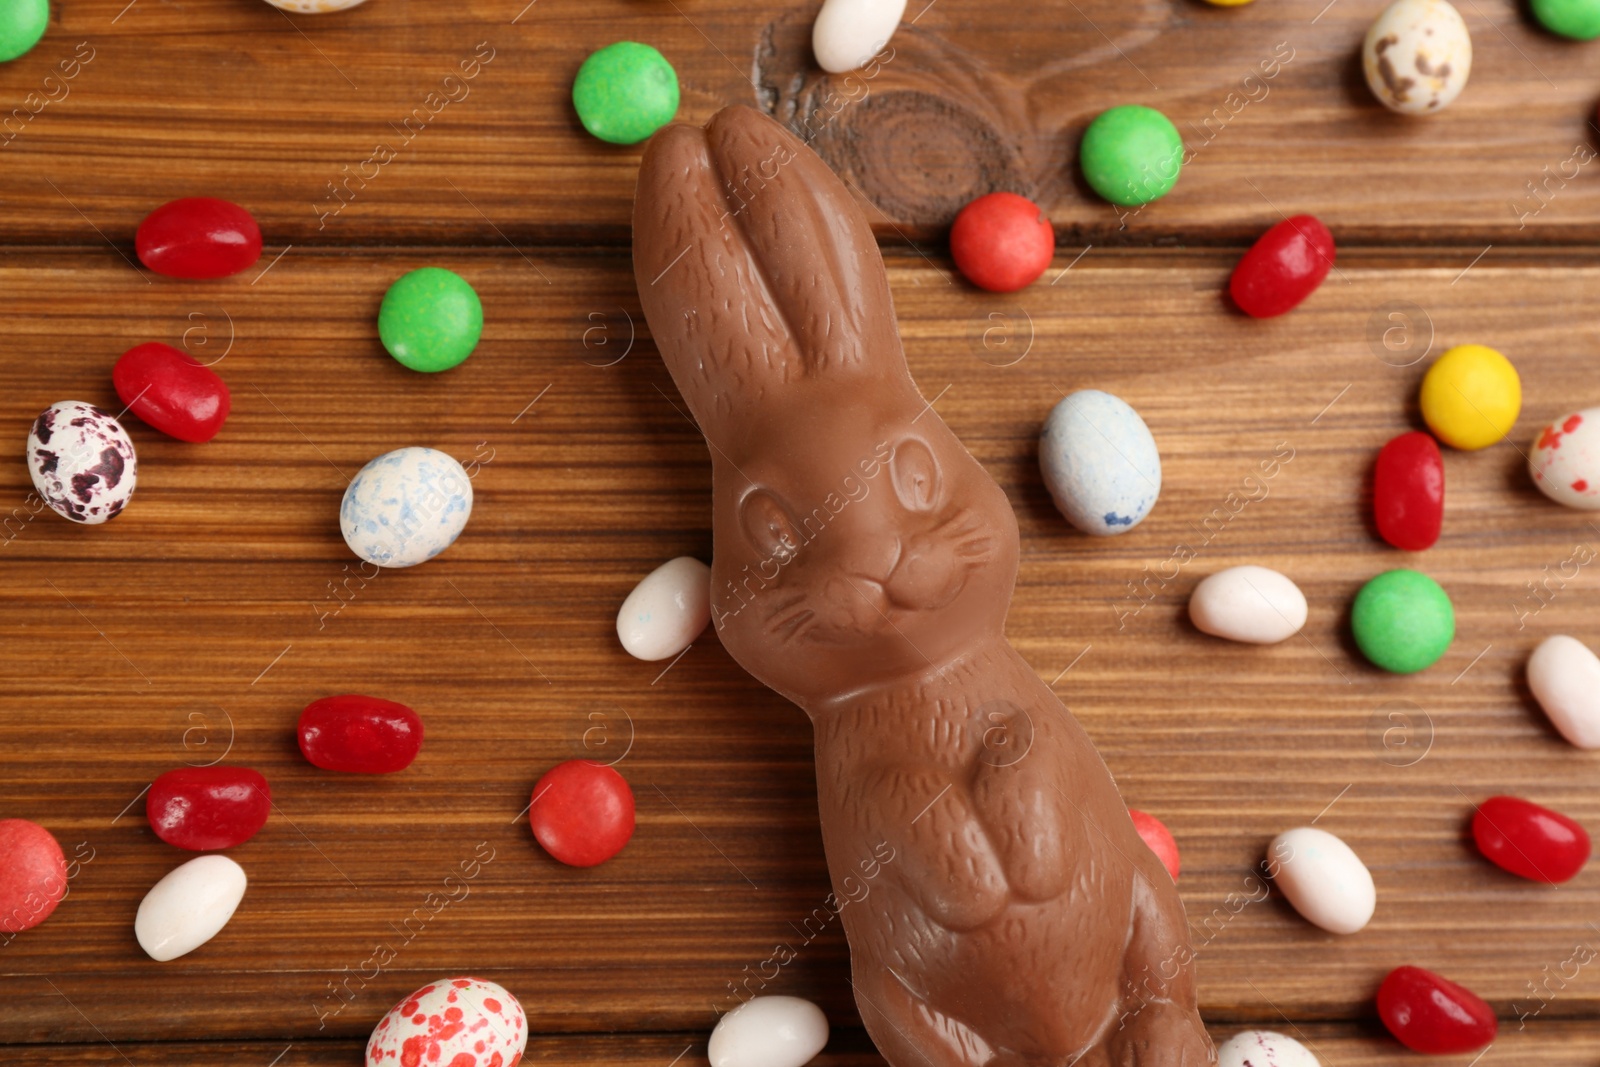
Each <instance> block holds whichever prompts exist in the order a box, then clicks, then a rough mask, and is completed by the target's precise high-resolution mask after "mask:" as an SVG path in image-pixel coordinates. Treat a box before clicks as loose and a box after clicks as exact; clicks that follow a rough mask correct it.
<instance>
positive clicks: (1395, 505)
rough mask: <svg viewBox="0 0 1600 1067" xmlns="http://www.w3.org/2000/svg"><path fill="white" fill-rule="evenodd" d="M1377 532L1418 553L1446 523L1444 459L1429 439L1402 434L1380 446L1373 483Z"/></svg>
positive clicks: (1392, 541) (1418, 433)
mask: <svg viewBox="0 0 1600 1067" xmlns="http://www.w3.org/2000/svg"><path fill="white" fill-rule="evenodd" d="M1372 512H1373V517H1374V518H1375V519H1376V520H1377V523H1378V533H1379V534H1380V535H1381V536H1382V537H1383V539H1384V540H1385V541H1387V542H1389V543H1390V544H1391V545H1393V546H1394V547H1396V548H1403V549H1406V550H1407V551H1410V552H1421V551H1422V550H1423V549H1425V548H1430V547H1432V546H1433V543H1434V542H1435V541H1437V540H1439V528H1440V527H1441V526H1442V525H1443V524H1444V457H1443V456H1441V455H1440V454H1439V446H1438V444H1436V443H1435V442H1434V440H1433V438H1432V437H1431V436H1429V435H1428V434H1425V433H1423V432H1421V431H1420V430H1419V431H1416V432H1413V433H1403V434H1401V435H1400V436H1399V437H1396V438H1395V439H1394V440H1393V441H1390V442H1389V443H1388V444H1386V445H1384V446H1383V451H1381V452H1379V453H1378V466H1377V469H1376V471H1375V472H1374V474H1373V479H1372Z"/></svg>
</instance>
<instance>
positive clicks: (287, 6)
mask: <svg viewBox="0 0 1600 1067" xmlns="http://www.w3.org/2000/svg"><path fill="white" fill-rule="evenodd" d="M267 3H269V4H271V5H272V6H273V7H279V8H282V9H283V10H285V11H298V12H299V13H300V14H302V15H320V14H322V13H323V12H326V11H343V10H345V9H346V8H351V7H356V6H357V5H359V4H364V3H366V0H267Z"/></svg>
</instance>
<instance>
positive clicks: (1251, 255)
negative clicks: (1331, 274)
mask: <svg viewBox="0 0 1600 1067" xmlns="http://www.w3.org/2000/svg"><path fill="white" fill-rule="evenodd" d="M1333 257H1334V249H1333V234H1331V233H1329V232H1328V228H1327V227H1326V226H1324V225H1323V224H1322V223H1321V222H1320V221H1318V220H1317V219H1316V218H1315V217H1314V216H1311V215H1296V216H1295V217H1294V218H1292V219H1284V220H1283V221H1282V222H1280V223H1278V224H1277V225H1276V226H1274V227H1273V228H1272V229H1270V230H1268V231H1267V232H1266V233H1264V234H1262V235H1261V238H1260V240H1258V241H1256V243H1255V244H1254V245H1252V246H1251V248H1250V251H1248V252H1246V253H1245V254H1244V258H1243V259H1241V260H1240V261H1239V265H1238V266H1237V267H1234V268H1233V278H1232V279H1231V280H1230V281H1229V282H1228V291H1229V292H1230V293H1231V294H1233V302H1234V303H1235V304H1237V305H1239V310H1240V311H1243V312H1244V313H1245V314H1246V315H1250V316H1252V317H1254V318H1258V319H1270V318H1272V317H1273V316H1275V315H1282V314H1283V313H1284V312H1286V311H1292V310H1294V308H1296V307H1298V306H1299V304H1300V302H1301V301H1302V300H1304V299H1305V298H1306V297H1308V296H1310V295H1311V294H1312V293H1314V292H1316V289H1317V286H1319V285H1321V284H1322V279H1324V278H1326V277H1327V276H1328V271H1330V270H1332V269H1333Z"/></svg>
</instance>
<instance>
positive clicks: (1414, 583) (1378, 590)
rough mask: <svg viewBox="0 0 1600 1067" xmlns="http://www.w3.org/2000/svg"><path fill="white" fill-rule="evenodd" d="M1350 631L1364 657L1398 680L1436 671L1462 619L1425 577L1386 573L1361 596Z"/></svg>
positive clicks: (1436, 585)
mask: <svg viewBox="0 0 1600 1067" xmlns="http://www.w3.org/2000/svg"><path fill="white" fill-rule="evenodd" d="M1350 629H1351V630H1353V631H1354V633H1355V638H1356V644H1357V645H1359V646H1360V647H1361V653H1362V655H1364V656H1366V657H1367V659H1369V660H1371V661H1372V662H1373V664H1374V665H1375V666H1378V667H1382V668H1383V669H1384V670H1386V671H1393V672H1394V673H1396V674H1415V673H1416V672H1417V671H1420V670H1424V669H1426V668H1428V667H1431V666H1433V665H1434V664H1435V663H1437V662H1438V661H1439V657H1440V656H1442V655H1444V652H1445V649H1447V648H1449V647H1450V642H1451V641H1452V640H1453V639H1454V638H1455V636H1456V613H1455V609H1454V608H1452V607H1451V606H1450V597H1449V596H1447V595H1446V594H1445V591H1444V590H1443V589H1441V588H1439V583H1438V582H1436V581H1434V580H1433V579H1432V578H1429V577H1428V576H1427V575H1426V574H1423V573H1421V572H1420V571H1411V570H1393V571H1384V572H1383V573H1382V574H1380V575H1378V576H1377V577H1376V578H1374V579H1372V580H1371V581H1370V582H1368V583H1367V584H1366V585H1364V586H1362V587H1361V592H1359V593H1357V594H1356V602H1355V607H1354V608H1353V609H1352V610H1351V612H1350Z"/></svg>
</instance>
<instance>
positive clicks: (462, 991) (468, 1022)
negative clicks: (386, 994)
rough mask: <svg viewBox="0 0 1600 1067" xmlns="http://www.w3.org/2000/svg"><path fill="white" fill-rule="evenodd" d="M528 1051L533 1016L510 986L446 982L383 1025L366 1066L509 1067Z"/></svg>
mask: <svg viewBox="0 0 1600 1067" xmlns="http://www.w3.org/2000/svg"><path fill="white" fill-rule="evenodd" d="M457 1024H459V1025H457ZM527 1047H528V1017H527V1016H526V1015H525V1014H524V1013H523V1011H522V1005H521V1004H520V1003H518V1002H517V998H516V997H514V996H512V995H511V993H510V992H509V991H507V990H506V988H505V987H504V986H502V985H498V984H496V983H494V982H489V981H485V980H484V979H482V978H441V979H440V980H439V981H437V982H429V983H428V984H427V985H425V986H423V987H422V988H421V989H419V990H417V991H416V992H415V993H412V994H411V995H410V996H409V997H406V998H405V999H404V1000H402V1001H400V1002H399V1003H397V1004H396V1005H395V1006H394V1007H392V1008H390V1009H389V1012H388V1014H386V1015H385V1016H384V1017H383V1018H382V1019H380V1020H378V1025H377V1026H375V1027H373V1028H372V1036H371V1037H369V1038H368V1039H367V1059H366V1062H367V1064H368V1065H370V1067H404V1065H405V1064H426V1065H427V1067H452V1065H454V1064H464V1063H471V1064H472V1065H473V1067H490V1065H491V1064H499V1065H501V1067H509V1065H510V1064H514V1063H516V1062H517V1061H518V1060H519V1059H520V1058H521V1057H522V1053H523V1050H525V1049H526V1048H527Z"/></svg>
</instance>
